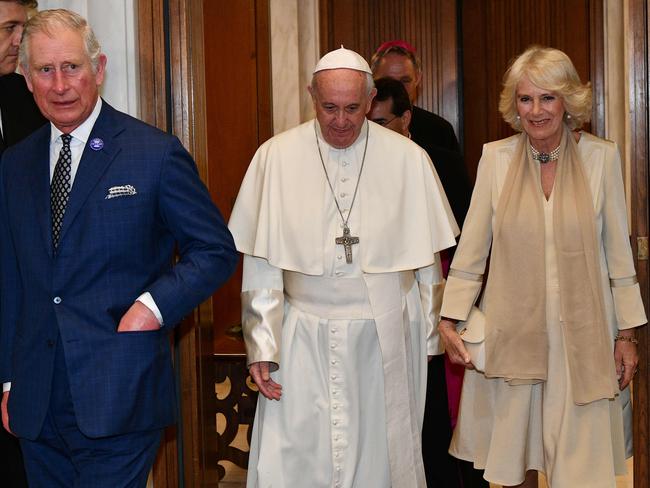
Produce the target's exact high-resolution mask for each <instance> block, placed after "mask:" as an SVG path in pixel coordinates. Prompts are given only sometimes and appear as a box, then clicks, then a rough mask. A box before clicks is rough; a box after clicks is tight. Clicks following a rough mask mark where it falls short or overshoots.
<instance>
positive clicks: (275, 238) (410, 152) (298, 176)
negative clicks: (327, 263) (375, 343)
mask: <svg viewBox="0 0 650 488" xmlns="http://www.w3.org/2000/svg"><path fill="white" fill-rule="evenodd" d="M315 123H316V121H314V120H312V121H309V122H306V123H304V124H302V125H299V126H298V127H295V128H293V129H290V130H288V131H286V132H283V133H281V134H279V135H277V136H275V137H273V138H271V139H270V140H268V141H267V142H266V143H264V144H263V145H262V146H260V148H259V149H258V150H257V153H256V154H255V156H254V158H253V160H252V161H251V164H250V166H249V168H248V171H247V172H246V176H245V177H244V181H243V183H242V185H241V188H240V190H239V195H238V196H237V201H236V202H235V206H234V208H233V211H232V215H231V218H230V222H229V224H228V227H229V229H230V231H231V232H232V234H233V236H234V238H235V243H236V245H237V250H239V251H240V252H242V253H244V254H249V255H252V256H257V257H261V258H265V259H266V260H268V262H269V263H270V264H272V265H273V266H276V267H278V268H281V269H285V270H290V271H298V272H301V273H305V274H309V275H322V274H323V270H324V264H323V246H324V245H327V243H325V242H323V239H324V238H323V231H324V229H325V228H326V225H325V222H324V218H325V211H324V208H323V202H325V201H326V199H325V196H324V192H328V193H329V192H330V189H329V187H328V185H327V181H326V179H325V175H324V173H323V168H322V166H321V162H320V159H319V155H318V148H317V146H316V139H315V138H316V135H315V131H314V124H315ZM369 126H370V128H369V135H368V137H369V140H368V150H367V155H366V163H365V166H364V169H363V174H362V175H361V182H360V184H359V192H358V195H357V201H358V203H357V205H358V206H359V207H358V210H359V212H360V222H361V226H360V228H358V229H352V231H353V232H352V233H353V235H357V236H358V237H359V239H360V246H359V255H360V265H361V269H362V270H363V271H364V272H366V273H384V272H393V271H403V270H409V269H417V268H422V267H425V266H428V265H430V264H432V263H433V262H434V254H435V253H436V252H438V251H440V250H442V249H446V248H448V247H451V246H454V245H455V244H456V241H455V236H456V235H458V233H459V229H458V226H457V225H456V221H455V220H454V217H453V214H452V212H451V208H450V206H449V203H448V202H447V197H446V196H445V194H444V192H443V190H442V185H441V184H440V180H439V179H438V175H437V174H436V172H435V169H434V168H433V165H432V163H431V160H430V159H429V157H428V156H427V154H426V152H425V151H424V150H422V149H421V148H420V147H419V146H418V145H417V144H415V143H413V142H412V141H410V140H409V139H407V138H406V137H404V136H402V135H400V134H397V133H396V132H393V131H391V130H389V129H385V128H383V127H381V126H379V125H377V124H375V123H372V122H369ZM362 138H363V137H362V136H360V137H359V140H360V139H362ZM359 140H357V141H356V142H355V144H358V143H359ZM331 244H332V245H333V246H334V245H335V244H334V243H333V242H332V243H331Z"/></svg>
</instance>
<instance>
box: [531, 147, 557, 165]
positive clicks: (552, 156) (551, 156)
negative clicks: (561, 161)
mask: <svg viewBox="0 0 650 488" xmlns="http://www.w3.org/2000/svg"><path fill="white" fill-rule="evenodd" d="M530 152H531V153H532V154H533V159H534V160H536V161H539V162H540V163H542V164H546V163H548V162H549V161H557V160H558V158H559V157H560V146H558V147H556V148H555V149H553V150H552V151H551V152H550V153H544V152H539V151H538V150H537V149H535V148H534V147H533V146H532V145H531V146H530Z"/></svg>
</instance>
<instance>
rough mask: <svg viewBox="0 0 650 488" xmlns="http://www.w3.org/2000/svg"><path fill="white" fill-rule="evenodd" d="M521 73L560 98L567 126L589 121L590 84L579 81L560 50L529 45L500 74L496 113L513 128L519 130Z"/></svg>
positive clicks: (569, 62)
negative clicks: (518, 86)
mask: <svg viewBox="0 0 650 488" xmlns="http://www.w3.org/2000/svg"><path fill="white" fill-rule="evenodd" d="M524 76H526V77H528V79H529V80H530V82H531V83H533V84H534V85H535V86H537V87H539V88H541V89H542V90H548V91H550V92H553V93H555V94H556V95H558V96H559V97H560V98H561V99H562V102H563V103H564V109H565V111H566V114H565V117H564V122H565V123H566V124H567V126H568V127H569V129H571V130H573V129H579V128H580V127H582V125H583V124H584V123H586V122H589V120H590V119H591V84H590V83H589V82H587V83H585V84H582V82H581V81H580V76H578V72H577V71H576V68H575V66H573V63H572V62H571V59H569V56H567V55H566V54H565V53H563V52H562V51H560V50H559V49H553V48H550V47H542V46H531V47H529V48H528V49H526V50H525V51H524V52H523V53H522V54H520V55H519V56H518V57H517V58H516V59H515V60H514V61H513V62H512V64H511V65H510V67H509V68H508V70H507V71H506V73H505V75H504V76H503V90H502V91H501V97H500V99H499V112H501V115H502V116H503V120H505V121H506V122H507V123H508V124H510V126H511V127H512V128H513V129H515V130H516V131H520V132H521V130H522V127H521V121H520V120H519V118H518V117H517V85H518V84H519V82H520V81H521V79H522V78H523V77H524ZM569 115H570V117H569Z"/></svg>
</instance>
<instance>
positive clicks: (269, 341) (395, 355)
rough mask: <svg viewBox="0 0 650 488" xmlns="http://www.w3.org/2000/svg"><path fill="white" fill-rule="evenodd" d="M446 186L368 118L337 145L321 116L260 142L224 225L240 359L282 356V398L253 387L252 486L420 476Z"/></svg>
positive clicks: (418, 481)
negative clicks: (348, 142) (232, 253)
mask: <svg viewBox="0 0 650 488" xmlns="http://www.w3.org/2000/svg"><path fill="white" fill-rule="evenodd" d="M366 127H369V132H368V134H369V135H368V138H369V139H368V147H367V154H366V158H365V165H364V167H363V171H362V173H361V177H360V178H361V179H360V184H359V188H358V194H357V196H356V201H355V202H354V205H352V200H353V196H354V192H355V187H356V184H357V179H358V177H359V169H360V167H361V163H362V159H363V152H364V146H365V143H366ZM316 134H318V138H319V141H320V147H321V150H322V155H323V160H324V164H325V166H326V168H327V172H328V174H329V179H330V182H331V184H332V188H333V190H334V194H335V195H336V199H337V200H338V203H339V206H340V208H341V211H342V212H343V215H344V217H345V218H348V214H349V220H348V226H349V228H350V231H351V235H352V236H357V237H359V240H360V242H359V244H355V245H353V246H352V254H353V260H352V263H348V262H347V260H346V256H345V252H344V248H343V246H342V245H337V244H335V239H336V238H337V237H340V236H341V235H342V221H341V217H340V215H339V212H338V210H337V207H336V203H335V201H334V197H333V195H332V191H331V190H330V188H329V186H328V184H327V180H326V177H325V171H324V170H323V167H322V164H321V161H320V158H319V155H318V148H317V145H316V137H317V135H316ZM441 188H442V187H441V185H440V182H439V181H438V178H437V175H436V174H435V170H433V166H432V164H431V161H430V160H429V158H428V156H427V155H426V153H425V152H424V151H423V150H422V149H420V147H419V146H417V145H416V144H414V143H412V142H411V141H410V140H408V139H407V138H405V137H403V136H401V135H399V134H397V133H395V132H392V131H390V130H388V129H384V128H383V127H380V126H378V125H376V124H374V123H371V122H370V123H367V124H364V128H363V129H362V131H361V135H360V136H359V138H358V139H357V141H355V143H354V144H353V145H352V146H350V147H348V148H345V149H336V148H333V147H331V146H329V145H328V144H327V143H326V142H325V140H324V139H323V138H322V136H321V134H320V129H319V126H318V124H317V123H316V121H310V122H307V123H305V124H302V125H300V126H298V127H296V128H294V129H291V130H289V131H287V132H284V133H282V134H280V135H278V136H276V137H274V138H272V139H271V140H269V141H267V142H266V143H265V144H263V145H262V146H261V147H260V148H259V149H258V151H257V153H256V155H255V157H254V158H253V161H252V162H251V165H250V167H249V169H248V172H247V173H246V177H245V178H244V182H243V183H242V187H241V189H240V192H239V196H238V197H237V202H236V204H235V207H234V209H233V213H232V217H231V219H230V223H229V228H230V230H231V232H232V233H233V236H234V238H235V242H236V245H237V249H238V250H239V251H240V252H242V253H244V255H245V256H244V276H243V284H242V312H243V318H242V322H243V328H244V338H245V340H246V349H247V354H248V364H250V363H253V362H257V361H271V362H272V363H275V365H277V367H276V371H274V372H273V374H272V377H273V379H274V380H275V381H277V382H278V383H280V384H281V385H282V386H283V390H282V398H281V400H280V401H279V402H276V401H269V400H267V399H265V398H263V397H262V396H261V395H260V397H259V401H258V406H257V411H256V415H255V424H254V429H253V434H252V441H251V454H250V461H249V471H248V484H247V486H248V488H256V487H260V488H269V487H273V488H300V487H306V488H307V487H308V488H321V487H322V488H329V487H346V488H369V487H372V488H388V487H391V486H392V487H393V488H411V487H413V488H416V487H417V488H419V487H424V486H426V482H425V480H424V471H423V468H422V454H421V448H420V435H421V427H422V416H423V412H424V400H425V390H426V355H427V353H428V354H439V353H440V352H441V351H440V346H439V344H438V338H437V335H436V334H435V332H434V331H435V327H434V325H435V324H436V323H437V320H438V311H439V307H440V299H441V294H442V287H443V279H442V276H441V273H440V264H439V262H438V261H437V260H436V258H435V255H436V253H437V252H438V251H440V250H442V249H445V248H448V247H451V246H453V245H455V239H454V237H455V235H457V234H458V228H457V226H456V223H455V221H454V219H453V216H452V213H451V210H450V208H449V204H448V203H447V199H446V197H445V195H444V192H443V191H442V189H441ZM350 209H351V210H350ZM278 368H279V369H278Z"/></svg>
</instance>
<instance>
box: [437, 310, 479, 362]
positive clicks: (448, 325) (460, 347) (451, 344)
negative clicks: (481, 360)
mask: <svg viewBox="0 0 650 488" xmlns="http://www.w3.org/2000/svg"><path fill="white" fill-rule="evenodd" d="M438 332H440V337H441V338H442V343H443V344H444V346H445V351H446V352H447V355H448V356H449V360H450V361H451V362H452V363H454V364H460V365H461V366H465V367H466V368H467V369H474V365H473V364H472V361H471V359H470V356H469V353H468V352H467V349H465V344H464V343H463V339H461V337H460V335H459V334H458V332H456V324H455V323H453V322H452V321H451V320H447V319H442V320H441V321H440V323H439V324H438Z"/></svg>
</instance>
